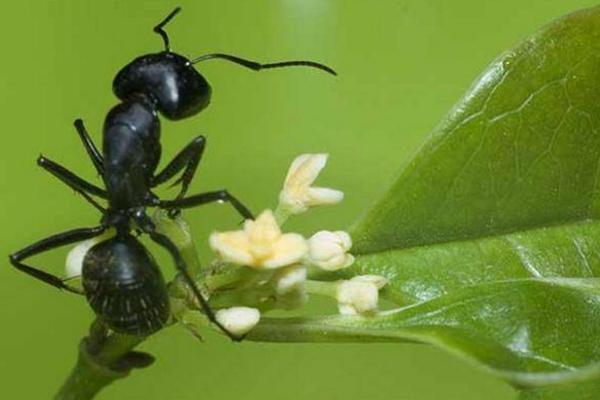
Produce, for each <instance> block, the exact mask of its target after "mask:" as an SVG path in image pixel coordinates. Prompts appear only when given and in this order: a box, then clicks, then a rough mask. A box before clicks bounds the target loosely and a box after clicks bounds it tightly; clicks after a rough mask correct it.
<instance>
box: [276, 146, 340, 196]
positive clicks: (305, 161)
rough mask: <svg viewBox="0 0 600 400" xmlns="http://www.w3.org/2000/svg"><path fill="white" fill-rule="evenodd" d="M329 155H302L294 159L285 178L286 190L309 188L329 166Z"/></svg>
mask: <svg viewBox="0 0 600 400" xmlns="http://www.w3.org/2000/svg"><path fill="white" fill-rule="evenodd" d="M328 157H329V155H328V154H325V153H320V154H301V155H299V156H298V157H296V158H295V159H294V161H293V162H292V165H291V166H290V169H289V170H288V174H287V176H286V178H285V182H284V185H283V186H284V188H291V187H295V188H297V187H302V186H305V187H308V186H310V184H312V183H313V182H314V181H315V179H317V177H318V176H319V173H320V172H321V170H322V169H323V168H325V165H326V164H327V158H328Z"/></svg>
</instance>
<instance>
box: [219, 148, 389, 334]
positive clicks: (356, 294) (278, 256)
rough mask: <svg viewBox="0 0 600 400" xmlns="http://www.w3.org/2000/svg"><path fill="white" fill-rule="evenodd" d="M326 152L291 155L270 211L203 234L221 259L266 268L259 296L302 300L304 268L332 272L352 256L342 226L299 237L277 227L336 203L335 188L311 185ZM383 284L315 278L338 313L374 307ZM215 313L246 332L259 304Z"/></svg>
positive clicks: (370, 279) (284, 304) (374, 279)
mask: <svg viewBox="0 0 600 400" xmlns="http://www.w3.org/2000/svg"><path fill="white" fill-rule="evenodd" d="M327 157H328V156H327V154H303V155H300V156H299V157H297V158H296V159H295V160H294V161H293V162H292V165H291V166H290V169H289V171H288V174H287V176H286V178H285V182H284V186H283V190H282V191H281V193H280V195H279V205H278V207H277V210H276V211H275V213H273V212H272V211H271V210H265V211H263V212H262V213H261V214H260V215H259V216H258V217H257V218H256V219H255V220H254V221H251V220H248V221H246V222H245V223H244V227H243V229H241V230H236V231H229V232H215V233H213V234H212V235H211V236H210V239H209V243H210V246H211V248H212V249H213V251H214V252H215V253H216V254H217V255H218V256H219V257H220V258H221V259H222V260H223V261H226V262H229V263H234V264H238V265H241V266H246V267H249V268H251V269H253V270H255V271H256V272H257V273H261V272H263V273H264V272H270V273H271V274H270V275H268V278H267V279H264V280H263V285H265V286H266V287H271V288H273V293H272V296H264V298H265V299H269V298H271V297H274V298H275V299H276V301H277V304H278V305H279V306H280V307H281V308H290V305H291V306H292V307H294V306H298V305H301V304H303V303H304V302H305V301H306V298H307V295H308V293H307V291H308V290H307V276H308V270H309V269H314V270H320V271H322V272H333V271H338V270H341V269H344V268H348V267H349V266H351V265H352V263H353V262H354V256H353V255H352V254H350V253H349V251H350V249H351V247H352V240H351V238H350V235H348V233H347V232H344V231H334V232H332V231H326V230H322V231H319V232H317V233H315V234H314V235H312V236H311V237H310V238H309V239H305V238H304V237H303V236H302V235H300V234H297V233H282V231H281V228H280V224H282V223H283V222H285V220H286V219H287V218H288V217H290V216H292V215H297V214H300V213H303V212H305V211H307V210H308V209H309V208H311V207H315V206H319V205H330V204H336V203H339V202H340V201H341V200H342V199H343V198H344V194H343V193H342V192H341V191H338V190H334V189H329V188H321V187H313V186H312V184H313V182H314V181H315V180H316V178H317V177H318V175H319V173H320V171H321V170H322V169H323V168H324V167H325V165H326V163H327ZM276 216H277V217H276ZM385 284H386V280H385V278H383V277H380V276H374V275H365V276H357V277H354V278H352V279H350V280H341V281H335V282H329V283H326V282H320V286H321V287H322V286H323V285H329V289H330V290H326V291H325V292H326V293H329V294H331V295H332V297H335V298H336V299H337V302H338V308H339V310H340V313H341V314H343V315H371V314H374V313H376V312H377V303H378V293H379V289H381V288H382V287H383V286H384V285H385ZM320 293H321V294H323V293H324V291H323V290H321V291H320ZM218 315H219V318H220V320H219V322H221V323H222V324H223V325H224V326H231V327H235V329H236V331H237V332H244V333H246V332H248V331H249V330H251V329H252V327H253V326H254V325H255V324H257V323H258V319H259V318H258V317H257V316H259V310H258V309H255V308H249V307H233V308H230V309H225V310H220V311H219V314H218Z"/></svg>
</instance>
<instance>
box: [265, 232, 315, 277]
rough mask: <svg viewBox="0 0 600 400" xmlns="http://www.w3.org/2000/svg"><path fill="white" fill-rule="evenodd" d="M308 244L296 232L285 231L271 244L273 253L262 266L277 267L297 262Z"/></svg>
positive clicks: (306, 249) (304, 252)
mask: <svg viewBox="0 0 600 400" xmlns="http://www.w3.org/2000/svg"><path fill="white" fill-rule="evenodd" d="M307 251H308V245H307V244H306V240H305V239H304V238H303V237H302V235H299V234H297V233H286V234H283V235H281V237H280V238H279V240H278V241H277V242H275V243H274V244H273V253H272V254H271V257H270V258H269V259H268V260H265V262H264V263H263V266H264V267H265V268H267V269H274V268H279V267H282V266H284V265H291V264H295V263H297V262H299V261H300V260H301V259H302V258H303V257H304V255H305V254H306V252H307Z"/></svg>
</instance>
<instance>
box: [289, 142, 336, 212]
mask: <svg viewBox="0 0 600 400" xmlns="http://www.w3.org/2000/svg"><path fill="white" fill-rule="evenodd" d="M327 157H328V155H327V154H302V155H300V156H298V157H296V159H295V160H294V161H293V162H292V165H291V166H290V169H289V170H288V173H287V176H286V178H285V182H284V184H283V190H282V191H281V193H280V194H279V202H280V205H281V206H282V207H283V208H284V209H285V210H287V211H288V212H289V213H291V214H300V213H302V212H304V211H306V210H308V208H309V207H314V206H319V205H327V204H337V203H339V202H340V201H342V200H343V198H344V193H343V192H340V191H339V190H334V189H329V188H320V187H312V186H311V185H312V183H313V182H314V181H315V180H316V179H317V177H318V176H319V173H320V172H321V170H322V169H323V168H324V167H325V164H327Z"/></svg>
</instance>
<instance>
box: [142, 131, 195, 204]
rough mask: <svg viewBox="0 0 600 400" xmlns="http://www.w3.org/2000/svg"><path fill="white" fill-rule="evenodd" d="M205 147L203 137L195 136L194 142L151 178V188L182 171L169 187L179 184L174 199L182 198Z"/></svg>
mask: <svg viewBox="0 0 600 400" xmlns="http://www.w3.org/2000/svg"><path fill="white" fill-rule="evenodd" d="M205 146H206V139H205V138H204V136H197V137H196V138H194V140H192V141H191V142H190V143H189V144H188V145H187V146H185V147H184V148H183V149H182V150H181V151H180V152H179V153H178V154H177V155H176V156H175V158H173V160H172V161H171V162H170V163H169V164H167V166H166V167H165V168H164V169H163V170H162V171H161V172H160V173H158V174H157V175H156V176H154V178H152V187H155V186H158V185H160V184H162V183H165V182H166V181H168V180H169V179H171V178H172V177H174V176H175V175H177V174H178V173H179V171H181V170H183V174H182V175H181V177H179V179H177V180H176V181H175V182H174V183H173V184H172V185H171V187H173V186H175V185H178V184H179V183H181V190H180V191H179V194H178V195H177V197H176V199H181V198H183V196H185V194H186V193H187V190H188V187H189V186H190V182H191V181H192V179H193V178H194V174H195V173H196V169H197V168H198V164H199V163H200V160H201V159H202V154H203V153H204V147H205Z"/></svg>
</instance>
